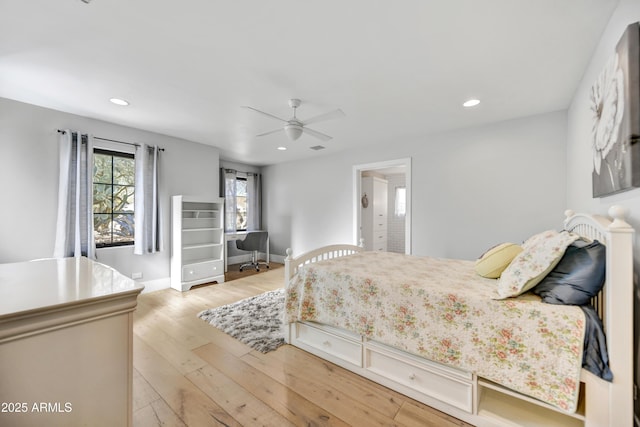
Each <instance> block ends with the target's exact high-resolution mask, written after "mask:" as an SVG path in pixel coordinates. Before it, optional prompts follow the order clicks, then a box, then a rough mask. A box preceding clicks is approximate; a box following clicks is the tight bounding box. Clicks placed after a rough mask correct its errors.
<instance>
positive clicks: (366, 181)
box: [353, 157, 411, 254]
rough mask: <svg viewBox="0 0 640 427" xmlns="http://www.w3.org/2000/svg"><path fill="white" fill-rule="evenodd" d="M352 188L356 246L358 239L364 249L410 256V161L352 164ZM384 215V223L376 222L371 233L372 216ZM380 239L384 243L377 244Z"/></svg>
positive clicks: (407, 159)
mask: <svg viewBox="0 0 640 427" xmlns="http://www.w3.org/2000/svg"><path fill="white" fill-rule="evenodd" d="M372 182H373V183H374V184H372ZM372 185H375V186H376V190H373V188H372ZM353 188H354V191H353V194H354V201H353V230H354V236H353V237H354V238H353V240H354V242H355V244H360V241H361V239H364V244H365V249H367V250H384V251H388V252H400V253H405V254H410V253H411V158H410V157H409V158H404V159H397V160H388V161H384V162H376V163H368V164H361V165H355V166H354V167H353ZM385 188H386V191H385V190H384V189H385ZM374 191H375V192H376V193H377V194H378V196H379V197H378V198H376V194H374ZM380 195H381V196H380ZM381 199H384V200H381ZM403 202H404V203H403ZM381 206H384V207H385V209H382V208H381ZM374 208H375V211H376V212H375V214H374V212H373V210H374ZM380 209H382V211H381V210H380ZM381 212H383V213H381ZM383 214H384V215H385V220H384V221H375V224H374V225H373V227H374V229H373V230H372V229H371V227H372V224H371V216H372V215H375V217H376V218H382V215H383ZM382 223H384V224H382ZM382 240H384V244H378V242H380V241H382ZM374 241H375V242H376V244H375V245H374V244H373V243H374Z"/></svg>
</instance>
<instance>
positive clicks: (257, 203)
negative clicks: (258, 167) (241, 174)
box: [247, 173, 262, 230]
mask: <svg viewBox="0 0 640 427" xmlns="http://www.w3.org/2000/svg"><path fill="white" fill-rule="evenodd" d="M247 214H248V218H247V230H262V177H261V175H260V174H258V173H247Z"/></svg>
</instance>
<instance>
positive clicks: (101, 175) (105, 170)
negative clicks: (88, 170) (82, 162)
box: [93, 154, 113, 184]
mask: <svg viewBox="0 0 640 427" xmlns="http://www.w3.org/2000/svg"><path fill="white" fill-rule="evenodd" d="M112 158H113V157H112V156H110V155H108V154H94V156H93V182H101V183H108V184H111V166H112V164H111V159H112Z"/></svg>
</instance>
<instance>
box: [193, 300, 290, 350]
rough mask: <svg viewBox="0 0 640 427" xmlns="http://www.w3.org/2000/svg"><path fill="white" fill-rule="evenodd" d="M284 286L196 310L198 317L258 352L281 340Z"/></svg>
mask: <svg viewBox="0 0 640 427" xmlns="http://www.w3.org/2000/svg"><path fill="white" fill-rule="evenodd" d="M283 310H284V289H277V290H275V291H270V292H266V293H264V294H261V295H256V296H254V297H251V298H247V299H243V300H242V301H238V302H235V303H233V304H229V305H223V306H222V307H216V308H210V309H208V310H205V311H202V312H200V313H198V317H199V318H201V319H202V320H204V321H205V322H207V323H209V324H211V325H213V326H215V327H216V328H218V329H220V330H222V331H223V332H225V333H227V334H229V335H231V336H232V337H234V338H235V339H237V340H239V341H241V342H243V343H245V344H247V345H248V346H250V347H251V348H253V349H254V350H258V351H260V352H262V353H268V352H270V351H273V350H275V349H277V348H278V347H280V346H281V345H283V344H284V334H283V331H282V316H283Z"/></svg>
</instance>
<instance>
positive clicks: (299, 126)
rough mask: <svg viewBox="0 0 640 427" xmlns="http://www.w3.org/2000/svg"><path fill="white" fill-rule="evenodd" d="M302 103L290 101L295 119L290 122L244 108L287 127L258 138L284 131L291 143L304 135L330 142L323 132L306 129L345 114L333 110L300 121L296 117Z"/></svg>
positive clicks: (263, 134) (295, 100) (251, 108)
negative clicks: (311, 124) (282, 123)
mask: <svg viewBox="0 0 640 427" xmlns="http://www.w3.org/2000/svg"><path fill="white" fill-rule="evenodd" d="M300 104H301V101H300V100H299V99H297V98H293V99H290V100H289V107H291V108H293V117H291V118H290V119H289V120H284V119H281V118H280V117H278V116H274V115H273V114H270V113H265V112H264V111H261V110H258V109H257V108H253V107H249V106H245V107H244V108H248V109H250V110H253V111H255V112H257V113H260V114H262V115H264V116H267V117H270V118H272V119H275V120H278V121H281V122H284V123H285V125H284V126H283V127H282V128H280V129H275V130H272V131H269V132H265V133H261V134H259V135H257V136H265V135H271V134H272V133H277V132H282V131H284V133H285V135H287V137H288V138H289V139H290V140H291V141H295V140H297V139H298V138H300V136H302V134H303V133H306V134H308V135H311V136H313V137H315V138H318V139H320V140H322V141H328V140H330V139H331V138H332V137H330V136H329V135H326V134H324V133H322V132H318V131H317V130H313V129H309V128H308V127H306V126H307V125H308V124H309V123H316V122H320V121H324V120H331V119H335V118H338V117H344V115H345V114H344V112H343V111H342V110H340V109H337V110H333V111H330V112H328V113H324V114H320V115H319V116H315V117H312V118H310V119H307V120H304V121H302V120H299V119H298V118H297V117H296V109H297V108H298V107H299V106H300Z"/></svg>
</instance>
